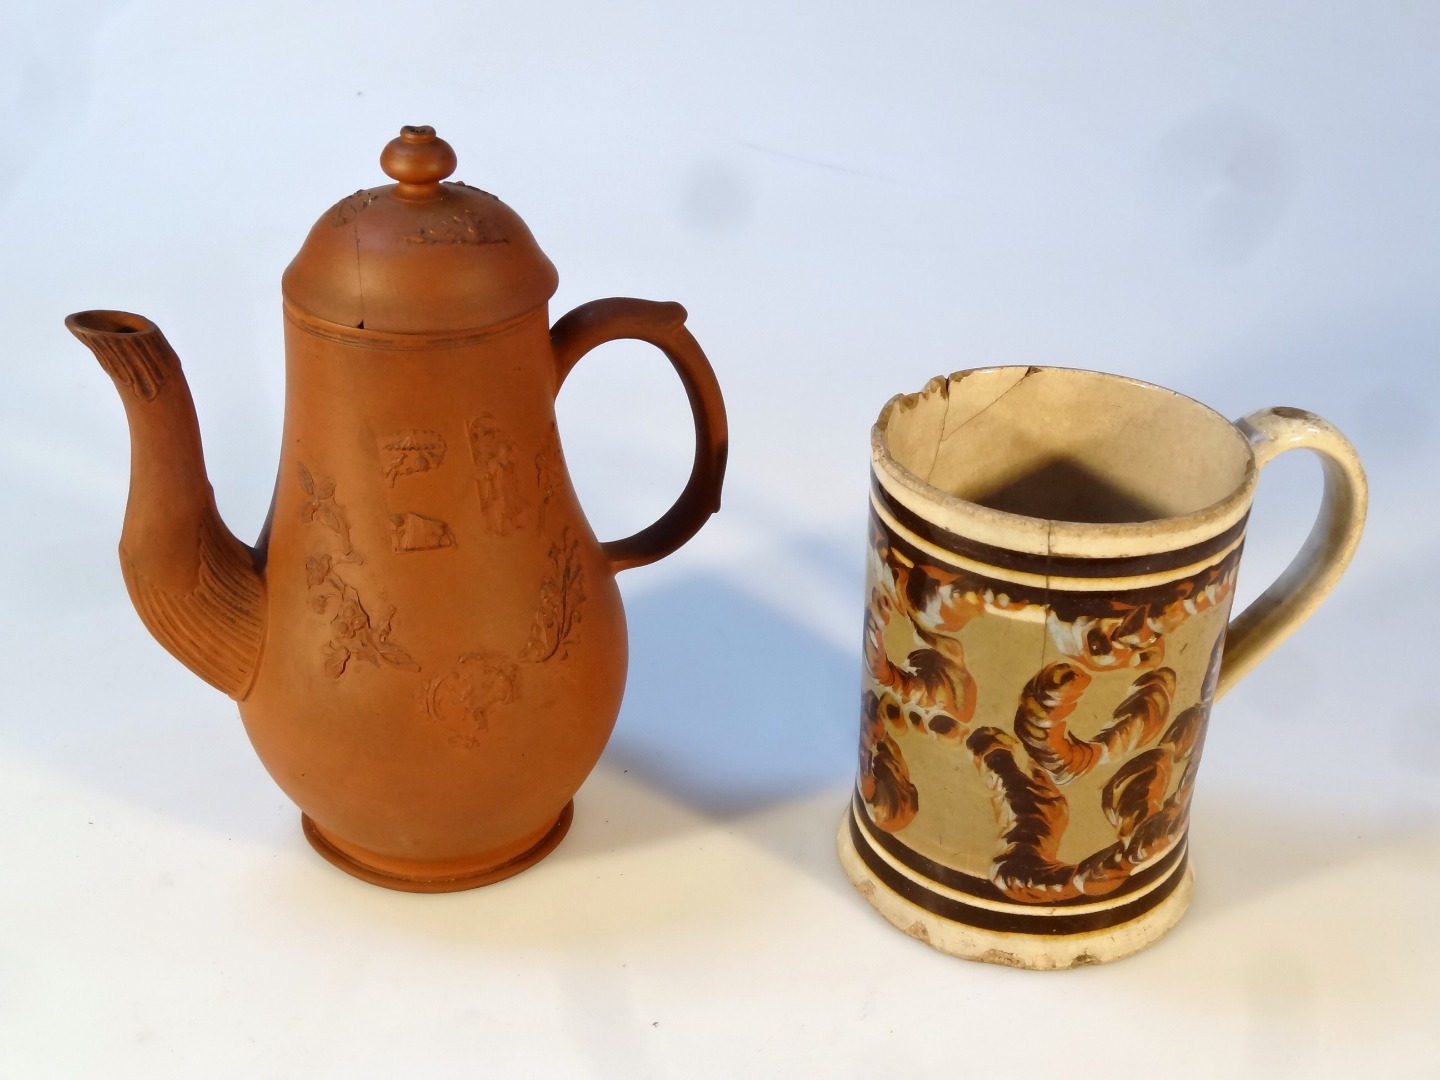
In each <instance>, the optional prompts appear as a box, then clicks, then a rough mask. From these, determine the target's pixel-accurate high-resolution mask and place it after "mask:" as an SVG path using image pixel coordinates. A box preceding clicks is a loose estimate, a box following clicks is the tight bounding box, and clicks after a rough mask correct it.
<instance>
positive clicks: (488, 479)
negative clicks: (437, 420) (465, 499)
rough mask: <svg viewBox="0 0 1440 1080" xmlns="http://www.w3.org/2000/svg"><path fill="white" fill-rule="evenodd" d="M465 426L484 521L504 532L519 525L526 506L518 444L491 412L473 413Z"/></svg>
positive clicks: (500, 533) (493, 529)
mask: <svg viewBox="0 0 1440 1080" xmlns="http://www.w3.org/2000/svg"><path fill="white" fill-rule="evenodd" d="M465 426H466V430H467V433H468V434H469V437H470V457H471V459H472V460H473V461H474V463H475V488H476V491H477V492H478V493H479V496H480V507H481V511H482V513H483V514H484V516H485V523H486V525H488V526H489V528H490V531H491V532H493V533H495V534H497V535H499V536H505V535H507V534H509V533H510V532H513V531H514V530H515V529H516V528H518V526H519V515H520V512H521V510H523V508H524V500H523V499H522V498H521V497H520V482H519V478H518V476H517V475H516V474H517V468H516V462H515V448H514V446H513V445H511V443H510V441H509V440H508V439H506V438H505V436H504V432H503V431H502V430H501V428H500V423H499V421H498V420H496V419H495V417H493V416H491V415H490V414H489V413H485V414H484V415H482V416H476V417H472V418H471V419H470V420H469V422H468V423H467V424H466V425H465Z"/></svg>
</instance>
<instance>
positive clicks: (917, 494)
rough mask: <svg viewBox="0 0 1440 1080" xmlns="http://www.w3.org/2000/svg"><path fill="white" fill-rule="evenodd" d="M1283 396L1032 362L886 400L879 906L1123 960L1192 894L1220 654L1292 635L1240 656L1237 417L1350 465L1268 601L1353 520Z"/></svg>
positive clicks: (863, 811) (1066, 956)
mask: <svg viewBox="0 0 1440 1080" xmlns="http://www.w3.org/2000/svg"><path fill="white" fill-rule="evenodd" d="M1027 384H1028V385H1027ZM1286 412H1292V413H1293V412H1295V411H1294V410H1279V411H1276V410H1271V411H1270V412H1269V413H1266V414H1263V415H1262V414H1256V415H1255V416H1253V417H1251V418H1248V419H1247V421H1246V422H1245V424H1246V425H1247V426H1246V427H1237V426H1235V425H1231V424H1230V423H1228V422H1227V421H1225V420H1224V419H1223V418H1221V417H1219V416H1218V415H1216V414H1214V413H1212V412H1210V411H1209V410H1207V409H1205V408H1204V407H1203V406H1199V405H1197V404H1196V403H1194V402H1190V401H1188V400H1187V399H1184V398H1182V397H1180V396H1179V395H1174V394H1171V393H1170V392H1168V391H1164V390H1161V389H1159V388H1157V387H1149V386H1145V385H1144V384H1137V383H1133V382H1130V381H1128V380H1123V379H1118V378H1115V377H1110V376H1101V375H1096V374H1093V373H1088V372H1072V371H1067V370H1064V369H1039V368H1029V369H993V370H989V371H982V372H973V373H959V374H957V375H955V376H951V378H950V379H948V380H937V381H935V382H932V383H931V384H930V385H929V386H928V387H927V388H926V390H925V391H923V392H922V393H921V394H918V395H911V396H909V397H905V398H898V399H896V400H895V401H893V402H892V403H891V404H890V405H889V406H887V409H886V411H885V413H884V414H882V417H881V420H880V422H879V423H878V424H877V426H876V435H875V442H876V455H875V465H874V470H873V483H872V488H871V518H870V546H869V564H868V570H867V586H866V587H867V606H866V619H865V639H864V658H865V662H864V671H863V677H862V688H861V738H860V761H859V770H858V780H857V785H856V792H855V796H854V800H853V805H852V806H851V808H850V810H849V811H848V812H847V814H846V815H845V817H844V819H843V821H842V823H841V827H840V835H839V844H840V852H841V859H842V862H843V863H844V865H845V867H846V870H847V872H849V874H850V876H851V878H852V880H854V881H855V883H856V885H857V886H858V887H859V888H860V889H861V891H862V892H863V893H864V894H865V895H866V896H867V898H868V899H869V900H870V901H871V902H872V903H873V904H874V905H875V906H876V907H877V908H878V909H879V910H880V911H881V912H882V913H883V914H884V915H885V916H886V917H887V918H888V919H890V921H892V922H894V923H895V924H896V925H898V926H900V927H901V928H902V929H905V930H906V931H907V932H909V933H911V934H912V935H913V936H916V937H919V938H921V939H922V940H925V941H928V942H930V943H931V944H933V945H935V946H937V947H938V948H941V949H943V950H945V951H947V952H952V953H955V954H957V955H961V956H966V957H969V958H972V959H980V960H987V961H992V962H997V963H1004V964H1011V965H1014V966H1024V967H1065V966H1073V965H1076V964H1084V963H1094V962H1099V961H1103V960H1109V959H1114V958H1116V957H1119V956H1123V955H1126V954H1127V953H1129V952H1133V951H1134V950H1135V949H1137V948H1140V947H1141V946H1143V945H1145V944H1147V943H1148V942H1149V941H1152V940H1154V939H1155V938H1156V937H1158V936H1159V935H1160V934H1162V933H1163V932H1164V931H1165V930H1167V929H1168V928H1169V927H1170V926H1171V925H1173V924H1174V922H1175V921H1176V920H1177V919H1178V918H1179V916H1180V915H1181V914H1182V913H1183V911H1184V907H1185V904H1186V902H1187V898H1188V896H1189V891H1190V888H1191V884H1190V883H1191V872H1190V868H1189V862H1188V850H1187V843H1186V832H1187V826H1188V821H1189V810H1190V800H1191V795H1192V793H1193V791H1194V786H1195V781H1196V776H1197V771H1198V768H1199V763H1200V754H1201V750H1202V748H1203V745H1204V738H1205V728H1206V724H1207V722H1208V719H1209V713H1210V707H1211V704H1212V703H1213V702H1214V700H1215V698H1216V697H1217V696H1218V694H1219V692H1220V688H1221V678H1222V671H1224V669H1225V667H1226V665H1227V664H1229V663H1230V662H1231V661H1230V660H1227V656H1230V657H1233V656H1234V655H1236V654H1235V652H1234V650H1235V649H1237V648H1238V649H1240V650H1241V652H1242V653H1250V654H1252V655H1251V657H1250V660H1249V662H1252V663H1253V660H1254V659H1258V654H1256V653H1255V650H1257V649H1258V650H1260V651H1263V650H1264V649H1265V648H1268V647H1271V646H1273V644H1275V642H1276V641H1278V637H1277V636H1275V635H1274V634H1273V633H1267V634H1266V640H1265V641H1263V642H1261V641H1259V640H1258V639H1256V638H1255V636H1254V635H1255V633H1256V632H1255V631H1254V630H1249V629H1246V628H1244V627H1243V626H1242V627H1241V629H1240V630H1239V631H1238V633H1237V634H1236V635H1235V638H1237V639H1238V641H1236V640H1232V642H1231V647H1230V649H1229V650H1227V632H1228V628H1229V622H1228V620H1229V612H1230V606H1231V600H1232V598H1233V595H1234V589H1235V581H1236V577H1237V573H1238V568H1239V561H1240V555H1241V550H1242V546H1243V543H1244V535H1245V524H1246V514H1247V512H1248V508H1249V502H1250V497H1251V493H1252V491H1253V487H1254V478H1255V464H1256V459H1257V457H1258V455H1255V454H1253V453H1252V451H1251V449H1250V442H1249V441H1247V438H1246V432H1247V430H1258V428H1256V427H1255V426H1253V425H1256V424H1258V425H1262V426H1264V427H1265V428H1266V430H1270V431H1272V432H1273V431H1274V430H1275V429H1276V427H1277V426H1279V427H1287V425H1294V424H1301V423H1303V424H1307V425H1309V428H1308V429H1307V430H1310V429H1313V432H1318V434H1314V433H1312V434H1310V435H1308V436H1305V435H1304V433H1303V432H1299V429H1298V428H1295V427H1293V426H1290V427H1287V430H1289V431H1291V433H1292V434H1296V433H1297V432H1299V435H1298V436H1297V440H1296V441H1297V442H1300V444H1302V445H1309V446H1311V447H1312V448H1315V449H1317V450H1319V451H1320V452H1321V453H1323V454H1326V455H1328V459H1329V460H1333V461H1336V462H1338V463H1340V464H1339V465H1337V467H1336V468H1337V470H1338V471H1337V473H1336V474H1335V475H1334V476H1332V478H1331V479H1332V493H1333V494H1335V496H1336V498H1334V499H1332V500H1330V503H1331V504H1332V505H1327V510H1326V512H1325V513H1323V514H1322V519H1321V522H1320V523H1319V525H1318V526H1317V534H1318V536H1319V537H1320V540H1318V541H1317V542H1316V545H1315V547H1314V550H1310V549H1309V548H1307V551H1306V552H1302V555H1301V557H1300V559H1298V560H1297V563H1299V564H1300V565H1301V566H1304V567H1308V568H1310V572H1311V573H1315V572H1317V571H1315V570H1314V567H1315V566H1316V565H1319V564H1323V566H1324V567H1325V570H1324V574H1328V575H1329V576H1328V577H1324V576H1323V575H1322V578H1323V580H1320V579H1317V580H1316V581H1310V582H1309V583H1308V584H1306V585H1304V586H1302V587H1299V588H1293V587H1292V586H1293V584H1294V582H1293V581H1292V582H1291V583H1290V584H1288V585H1286V589H1287V590H1288V591H1287V592H1285V594H1284V595H1283V597H1281V598H1279V599H1277V598H1276V597H1271V600H1270V601H1269V602H1268V603H1273V604H1277V605H1279V608H1283V609H1286V610H1287V611H1288V614H1287V615H1286V616H1285V617H1286V619H1288V620H1290V622H1288V623H1287V625H1293V621H1294V620H1295V619H1296V618H1297V614H1296V612H1297V611H1298V610H1300V608H1301V607H1303V608H1304V610H1309V608H1310V607H1313V604H1314V603H1316V602H1318V593H1317V590H1319V591H1323V589H1325V588H1328V587H1329V584H1330V583H1333V580H1334V576H1335V575H1338V573H1339V570H1340V569H1341V568H1342V567H1343V564H1344V562H1345V560H1346V559H1348V557H1349V553H1350V551H1351V550H1353V546H1354V542H1355V540H1356V539H1358V532H1359V529H1360V525H1361V522H1362V520H1363V495H1364V479H1363V474H1362V473H1360V471H1359V467H1358V463H1357V462H1356V461H1355V459H1354V455H1353V451H1351V450H1350V449H1349V447H1348V444H1346V443H1344V441H1343V440H1342V439H1340V438H1339V436H1338V435H1336V434H1334V433H1333V431H1331V430H1329V429H1328V428H1321V427H1317V426H1316V425H1317V424H1318V425H1323V422H1322V421H1318V420H1316V418H1313V417H1309V416H1308V414H1304V419H1303V420H1302V419H1297V417H1295V416H1287V415H1285V413H1286ZM1261 441H1262V442H1263V440H1261ZM1137 447H1148V448H1149V450H1150V452H1149V453H1148V454H1139V453H1137V452H1136V448H1137ZM1268 456H1269V455H1266V456H1265V457H1264V460H1268ZM1207 462H1208V463H1210V465H1209V467H1207V466H1206V464H1205V463H1207ZM1342 494H1348V496H1349V499H1348V501H1347V499H1345V498H1341V497H1339V496H1340V495H1342ZM962 496H963V497H962ZM971 500H973V501H971ZM1047 507H1055V508H1057V510H1060V509H1063V510H1064V511H1065V512H1066V514H1067V517H1066V518H1064V519H1061V518H1044V517H1041V516H1038V515H1039V513H1040V512H1043V511H1044V510H1045V508H1047ZM980 537H983V538H984V539H980ZM1326 541H1329V546H1327V544H1326ZM1297 580H1298V579H1297ZM1282 582H1283V579H1282ZM1263 600H1264V598H1262V601H1263ZM1259 606H1260V607H1262V608H1264V607H1265V606H1266V603H1260V604H1259Z"/></svg>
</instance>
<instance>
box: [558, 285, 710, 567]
mask: <svg viewBox="0 0 1440 1080" xmlns="http://www.w3.org/2000/svg"><path fill="white" fill-rule="evenodd" d="M622 338H633V339H635V340H637V341H645V342H649V343H650V344H651V345H654V346H655V347H656V348H657V349H659V350H660V351H661V352H663V353H664V354H665V355H666V357H668V358H669V360H670V363H671V364H672V365H673V366H674V368H675V373H676V374H677V375H679V376H680V381H681V382H682V383H683V384H684V385H685V396H686V397H688V398H689V399H690V412H691V415H692V416H693V417H694V418H695V463H694V464H693V465H692V466H691V468H690V479H689V480H688V481H687V482H686V484H685V490H683V491H682V492H680V497H679V498H678V499H676V500H675V505H673V506H672V507H670V509H669V510H667V511H665V513H664V514H662V515H661V516H660V519H659V520H658V521H656V522H655V523H654V524H652V525H650V526H648V527H646V528H644V529H641V530H640V531H639V532H637V533H635V534H634V535H632V536H627V537H625V538H624V539H623V540H611V541H608V542H607V543H603V544H601V545H600V547H601V550H603V551H604V553H605V557H606V558H607V559H609V560H610V564H611V566H612V567H614V569H615V571H616V572H617V573H618V572H619V571H621V570H628V569H630V568H631V567H632V566H644V565H645V564H646V563H652V562H655V561H656V560H657V559H663V558H664V557H665V556H666V555H669V554H670V553H671V552H672V551H674V550H676V549H677V548H678V547H680V546H681V545H682V544H684V543H685V542H686V541H687V540H689V539H690V538H691V537H692V536H694V535H695V534H696V533H697V532H699V531H700V527H701V526H702V525H704V524H705V522H706V521H707V520H709V518H710V515H711V514H713V513H715V511H717V510H719V509H720V486H721V484H722V483H723V482H724V479H725V459H726V455H727V453H728V451H729V445H730V438H729V429H728V427H727V424H726V420H725V402H724V399H722V398H721V396H720V384H719V383H718V382H716V380H715V372H714V370H713V369H712V368H711V367H710V361H709V360H707V359H705V353H704V352H703V351H702V350H701V348H700V343H699V342H697V341H696V340H695V338H694V337H693V336H692V335H691V333H690V331H689V330H687V329H685V309H684V308H683V307H681V306H680V305H679V304H675V303H657V302H656V301H654V300H632V299H629V298H628V297H611V298H609V299H606V300H592V301H590V303H588V304H581V305H580V306H579V307H577V308H576V309H575V310H574V311H572V312H570V313H569V314H568V315H566V316H565V317H564V318H562V319H561V320H560V321H559V322H557V323H556V324H555V325H554V327H552V328H551V330H550V344H551V347H552V348H553V350H554V353H555V368H556V373H557V375H558V379H557V380H556V384H555V392H556V393H557V394H558V393H559V392H560V387H561V386H563V385H564V383H565V377H566V376H567V375H569V374H570V370H571V368H573V367H574V366H575V363H576V361H578V360H579V359H580V358H581V357H582V356H584V355H585V354H586V353H588V352H589V351H590V350H591V349H593V348H595V347H596V346H597V345H603V344H604V343H605V342H607V341H618V340H620V339H622Z"/></svg>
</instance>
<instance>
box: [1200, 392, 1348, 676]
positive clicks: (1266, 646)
mask: <svg viewBox="0 0 1440 1080" xmlns="http://www.w3.org/2000/svg"><path fill="white" fill-rule="evenodd" d="M1235 426H1236V427H1238V428H1239V429H1240V431H1241V432H1242V433H1243V434H1244V435H1245V437H1246V438H1247V439H1249V440H1250V449H1251V451H1252V452H1253V453H1254V455H1255V464H1256V466H1257V467H1258V468H1262V469H1263V468H1264V467H1265V466H1266V465H1268V464H1269V463H1270V462H1272V461H1274V460H1275V459H1276V458H1277V457H1279V456H1280V455H1281V454H1283V453H1285V452H1286V451H1287V450H1313V451H1314V452H1315V453H1316V454H1319V455H1320V465H1321V467H1322V468H1323V470H1324V475H1325V494H1324V497H1323V498H1322V500H1321V502H1320V513H1319V515H1318V516H1317V517H1316V519H1315V525H1314V527H1312V528H1311V530H1310V535H1309V536H1308V537H1307V538H1306V540H1305V544H1304V546H1303V547H1301V549H1300V551H1299V554H1297V555H1296V556H1295V558H1294V559H1293V560H1291V562H1290V565H1289V566H1287V567H1286V568H1285V572H1284V573H1283V574H1281V575H1280V576H1279V577H1278V578H1276V579H1275V581H1274V583H1273V584H1272V585H1271V586H1270V587H1269V588H1268V589H1266V590H1265V591H1264V592H1263V593H1261V594H1260V595H1259V596H1258V597H1257V598H1256V599H1255V600H1254V601H1252V602H1251V604H1250V606H1249V607H1247V608H1246V609H1245V610H1244V611H1242V612H1241V613H1240V614H1239V615H1237V616H1236V617H1235V618H1234V619H1232V620H1231V622H1230V628H1229V630H1228V631H1227V632H1226V636H1225V652H1224V659H1223V660H1222V661H1221V664H1220V679H1219V682H1218V684H1217V685H1216V690H1215V696H1216V697H1219V696H1220V695H1222V694H1224V693H1225V692H1226V691H1227V690H1229V689H1230V688H1231V687H1233V686H1234V685H1235V684H1236V683H1237V682H1239V681H1240V680H1241V679H1242V678H1243V677H1244V676H1245V675H1246V674H1248V673H1249V671H1250V669H1251V668H1253V667H1254V666H1255V665H1256V664H1258V663H1259V662H1260V661H1261V660H1263V659H1264V658H1265V656H1266V655H1268V654H1269V652H1270V651H1271V650H1272V649H1274V648H1275V646H1277V645H1279V644H1280V642H1282V641H1284V640H1285V638H1287V637H1289V636H1290V634H1291V633H1292V632H1294V630H1295V629H1296V627H1298V626H1299V625H1300V624H1301V623H1302V622H1304V621H1305V620H1306V619H1308V618H1309V617H1310V616H1311V615H1312V614H1313V613H1314V611H1315V609H1316V608H1317V607H1319V606H1320V601H1322V600H1324V599H1325V596H1326V594H1327V593H1329V592H1330V590H1331V589H1333V588H1334V587H1335V583H1336V582H1337V581H1339V580H1340V575H1341V574H1342V573H1344V571H1345V566H1346V564H1347V563H1349V562H1350V557H1351V556H1352V555H1354V554H1355V547H1356V545H1357V544H1359V542H1360V531H1361V529H1363V528H1364V526H1365V506H1366V503H1367V501H1368V497H1369V496H1368V487H1367V485H1366V483H1365V470H1364V469H1363V468H1362V467H1361V465H1360V458H1359V455H1357V454H1356V453H1355V447H1353V446H1351V445H1350V440H1348V439H1347V438H1345V436H1344V435H1342V434H1340V432H1339V431H1338V430H1336V429H1335V428H1334V427H1333V426H1331V424H1330V423H1329V422H1328V421H1325V420H1323V419H1321V418H1320V417H1318V416H1316V415H1315V414H1314V413H1310V412H1306V411H1305V410H1304V409H1291V408H1283V407H1282V408H1274V409H1261V410H1260V411H1259V412H1253V413H1251V414H1250V415H1249V416H1246V417H1245V418H1244V419H1242V420H1237V421H1236V422H1235Z"/></svg>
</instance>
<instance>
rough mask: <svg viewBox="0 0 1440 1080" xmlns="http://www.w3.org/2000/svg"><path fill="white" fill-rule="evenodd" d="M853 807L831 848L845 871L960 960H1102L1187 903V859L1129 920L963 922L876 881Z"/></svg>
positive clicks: (1152, 932)
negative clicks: (1168, 885)
mask: <svg viewBox="0 0 1440 1080" xmlns="http://www.w3.org/2000/svg"><path fill="white" fill-rule="evenodd" d="M852 814H853V811H852V810H851V809H850V808H849V807H847V808H846V811H845V813H844V814H843V815H842V816H841V819H840V830H839V834H838V835H837V837H836V847H837V849H838V854H839V856H840V865H841V867H842V868H843V869H844V871H845V876H846V877H847V878H849V879H850V883H851V884H852V885H854V886H855V890H856V891H857V892H858V893H860V895H861V896H863V897H864V898H865V899H866V900H867V901H869V903H870V906H871V907H873V908H874V909H875V910H876V911H878V912H879V913H880V914H881V915H882V916H883V917H884V918H885V920H886V921H887V922H889V923H890V924H891V925H892V926H894V927H895V928H896V929H898V930H900V931H902V932H903V933H905V934H906V935H907V936H908V937H912V938H915V939H916V940H917V941H922V942H924V943H925V944H927V945H929V946H930V947H931V948H934V949H937V950H939V951H940V952H943V953H946V954H948V955H950V956H957V957H960V958H961V959H963V960H973V961H976V962H979V963H984V964H1000V965H1003V966H1005V967H1018V968H1028V969H1030V970H1032V971H1060V970H1065V969H1068V968H1075V967H1085V966H1088V965H1090V964H1107V963H1110V962H1111V961H1113V960H1120V959H1123V958H1124V957H1126V956H1130V955H1132V954H1134V953H1137V952H1139V951H1140V950H1141V949H1144V948H1145V947H1147V946H1149V945H1153V944H1154V943H1155V942H1156V941H1158V940H1160V938H1162V937H1164V936H1165V934H1166V933H1168V932H1169V931H1170V930H1171V929H1172V928H1174V926H1175V924H1176V923H1178V922H1179V921H1180V919H1181V917H1182V916H1183V915H1184V914H1185V910H1186V909H1187V908H1188V907H1189V906H1190V900H1191V897H1192V896H1193V895H1194V892H1195V872H1194V870H1193V869H1192V868H1191V866H1190V865H1189V863H1188V862H1187V863H1186V865H1185V868H1184V870H1183V871H1182V873H1183V877H1182V878H1181V880H1180V882H1179V884H1178V885H1177V886H1176V888H1175V890H1174V891H1173V892H1171V894H1170V895H1169V896H1167V897H1166V898H1165V899H1164V900H1162V901H1161V902H1160V903H1159V904H1157V905H1156V906H1155V907H1153V908H1151V909H1150V910H1149V911H1147V912H1145V913H1144V914H1143V915H1140V916H1137V917H1136V918H1134V919H1132V920H1130V921H1129V922H1125V923H1121V924H1120V925H1118V926H1112V927H1108V928H1106V929H1103V930H1092V931H1088V932H1085V933H1078V934H1064V935H1040V934H1025V933H1004V932H1000V931H994V930H984V929H980V928H978V927H974V926H965V925H963V924H961V923H957V922H954V921H952V920H950V919H946V918H942V917H941V916H939V915H936V914H934V913H933V912H930V911H926V910H925V909H924V908H922V907H920V906H918V905H917V904H914V903H912V902H911V901H909V900H906V899H905V898H904V897H903V896H901V895H900V894H899V893H897V892H895V891H894V890H893V889H891V888H890V887H889V886H888V885H886V884H885V883H884V882H883V881H880V880H879V879H878V878H877V877H876V876H875V875H874V874H872V873H871V871H870V869H869V868H868V867H867V866H866V865H865V863H864V861H863V860H862V859H861V858H860V854H859V852H857V851H856V850H855V843H854V840H853V839H852V836H851V821H852V820H853V818H852Z"/></svg>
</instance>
